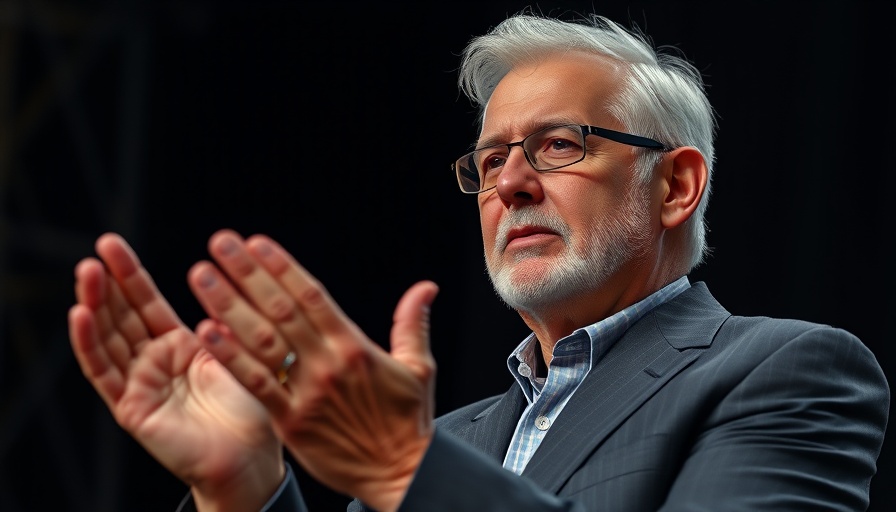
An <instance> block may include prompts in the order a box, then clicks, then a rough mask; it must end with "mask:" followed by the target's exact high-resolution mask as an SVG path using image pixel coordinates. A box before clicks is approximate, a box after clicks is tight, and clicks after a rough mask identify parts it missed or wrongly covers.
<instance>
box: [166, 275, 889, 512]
mask: <svg viewBox="0 0 896 512" xmlns="http://www.w3.org/2000/svg"><path fill="white" fill-rule="evenodd" d="M889 402H890V390H889V387H888V385H887V382H886V379H885V377H884V374H883V372H882V370H881V368H880V366H879V365H878V363H877V360H876V359H875V357H874V355H873V354H872V353H871V351H869V350H868V349H867V348H866V347H865V345H863V344H862V342H861V341H859V339H858V338H856V337H855V336H853V335H852V334H850V333H848V332H846V331H844V330H841V329H836V328H833V327H830V326H825V325H819V324H813V323H808V322H803V321H797V320H779V319H771V318H764V317H737V316H732V315H731V314H730V313H728V312H727V311H726V310H725V309H724V308H723V307H722V306H721V305H720V304H719V303H718V302H717V301H716V300H715V299H714V298H713V297H712V295H710V293H709V291H708V290H707V288H706V286H705V285H704V284H703V283H695V284H694V285H693V286H692V287H691V288H690V289H688V290H686V291H685V292H683V293H682V294H680V295H679V296H677V297H676V298H674V299H672V300H671V301H669V302H667V303H665V304H663V305H661V306H659V307H657V308H656V309H654V310H653V311H651V312H649V313H648V314H646V315H645V316H644V317H643V318H642V319H641V320H640V321H638V322H637V323H636V324H635V325H633V326H632V327H631V328H630V329H629V330H628V331H627V332H626V333H625V334H624V335H623V336H622V338H621V339H620V340H619V341H618V342H617V343H616V344H615V345H614V346H613V347H612V348H611V349H610V350H609V351H608V352H607V354H606V355H605V356H604V358H603V359H602V360H600V361H599V362H598V363H597V365H596V366H595V367H594V368H593V369H592V371H591V372H590V373H589V374H588V376H587V377H586V378H585V381H584V382H583V383H582V385H581V386H580V387H579V389H578V390H577V391H576V392H575V394H574V395H573V396H572V398H571V399H570V400H569V402H568V403H567V404H566V406H565V408H564V409H563V411H562V413H561V414H560V415H559V416H558V418H557V420H556V421H555V422H554V424H553V425H552V426H551V428H550V430H549V432H548V433H547V435H546V436H545V438H544V440H543V441H542V443H541V446H540V447H539V448H538V450H537V451H536V453H535V455H534V456H533V457H532V459H531V461H530V462H529V464H528V466H527V467H526V469H525V471H524V472H523V475H522V476H518V475H515V474H513V473H511V472H510V471H507V470H505V469H504V468H503V467H502V466H501V463H502V461H503V459H504V454H505V452H506V451H507V447H508V445H509V442H510V439H511V436H512V435H513V431H514V429H515V428H516V424H517V421H518V420H519V418H520V416H521V413H522V411H523V409H524V407H525V405H526V400H525V398H524V396H523V394H522V391H521V390H520V389H519V386H518V385H517V384H516V383H515V382H514V384H513V385H512V386H511V387H510V389H509V390H508V391H507V392H506V393H504V394H503V395H499V396H496V397H492V398H488V399H486V400H482V401H480V402H477V403H474V404H472V405H469V406H466V407H463V408H461V409H459V410H456V411H454V412H451V413H449V414H447V415H445V416H442V417H440V418H438V419H437V421H436V434H435V437H434V439H433V442H432V444H431V445H430V448H429V450H428V451H427V453H426V456H425V457H424V459H423V462H422V464H421V466H420V468H419V469H418V471H417V473H416V474H415V476H414V480H413V483H412V484H411V487H410V488H409V490H408V493H407V495H406V497H405V500H404V501H403V503H402V506H401V509H400V510H402V511H407V512H412V511H414V512H416V511H427V512H440V511H446V512H447V511H451V512H457V511H477V512H478V511H486V512H500V511H507V512H528V511H532V512H545V511H555V510H556V511H561V510H578V511H610V512H638V511H656V510H663V511H673V510H675V511H685V510H686V511H708V512H718V511H750V512H754V511H757V510H775V511H800V510H807V511H808V510H811V511H817V510H853V511H861V510H865V509H866V508H867V507H868V503H869V485H870V481H871V477H872V476H873V475H874V473H875V471H876V467H877V457H878V455H879V454H880V450H881V446H882V444H883V440H884V432H885V429H886V425H887V417H888V414H889ZM284 487H285V491H284V492H283V493H282V494H281V495H280V496H279V497H278V498H276V499H274V500H273V503H272V507H271V508H270V509H268V510H270V511H272V512H273V511H274V510H277V511H280V510H304V509H305V507H304V504H303V503H302V502H301V497H300V496H299V493H298V489H297V488H296V487H295V484H294V481H293V483H292V484H291V485H286V486H284ZM362 508H363V507H362V505H361V504H360V503H359V502H357V501H354V502H352V503H351V504H350V505H349V507H348V509H349V510H359V509H362ZM184 510H189V506H187V507H184Z"/></svg>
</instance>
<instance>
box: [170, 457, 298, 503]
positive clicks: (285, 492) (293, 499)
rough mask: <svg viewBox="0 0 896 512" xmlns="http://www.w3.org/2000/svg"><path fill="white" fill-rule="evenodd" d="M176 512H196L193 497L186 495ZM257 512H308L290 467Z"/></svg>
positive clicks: (287, 465)
mask: <svg viewBox="0 0 896 512" xmlns="http://www.w3.org/2000/svg"><path fill="white" fill-rule="evenodd" d="M177 512H196V505H195V504H194V503H193V495H192V494H190V493H187V495H186V496H184V499H183V500H181V502H180V506H178V507H177ZM259 512H308V507H306V506H305V500H304V499H303V498H302V493H301V492H300V491H299V483H298V481H297V480H296V475H295V473H294V472H293V470H292V466H290V465H289V464H286V478H284V479H283V482H282V483H281V484H280V487H278V488H277V492H275V493H274V495H273V496H271V499H270V500H268V502H267V503H266V504H265V505H264V507H262V508H261V510H260V511H259Z"/></svg>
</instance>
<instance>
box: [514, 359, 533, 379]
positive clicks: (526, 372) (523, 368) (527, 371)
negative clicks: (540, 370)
mask: <svg viewBox="0 0 896 512" xmlns="http://www.w3.org/2000/svg"><path fill="white" fill-rule="evenodd" d="M516 371H518V372H520V375H522V376H523V377H526V378H527V379H528V378H529V377H530V376H531V375H532V369H531V368H529V365H528V364H526V363H520V365H519V366H518V367H517V369H516Z"/></svg>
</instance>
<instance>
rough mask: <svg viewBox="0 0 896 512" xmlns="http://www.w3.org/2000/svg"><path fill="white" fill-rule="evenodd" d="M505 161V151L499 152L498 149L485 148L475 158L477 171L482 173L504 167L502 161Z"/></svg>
mask: <svg viewBox="0 0 896 512" xmlns="http://www.w3.org/2000/svg"><path fill="white" fill-rule="evenodd" d="M506 161H507V154H506V153H504V152H501V151H500V150H499V151H494V150H486V151H483V152H481V153H480V154H479V156H478V158H477V162H478V164H477V165H478V167H479V171H480V172H481V173H482V174H488V173H490V172H494V171H496V170H500V169H501V168H502V167H504V162H506Z"/></svg>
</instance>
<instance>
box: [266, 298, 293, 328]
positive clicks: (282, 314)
mask: <svg viewBox="0 0 896 512" xmlns="http://www.w3.org/2000/svg"><path fill="white" fill-rule="evenodd" d="M267 310H268V315H269V316H270V317H271V319H272V320H274V321H277V322H285V321H287V320H290V319H291V318H292V317H293V313H294V308H293V301H292V299H290V298H289V297H287V296H286V295H284V294H282V293H278V294H277V295H274V296H273V297H271V298H270V300H269V302H268V305H267Z"/></svg>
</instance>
